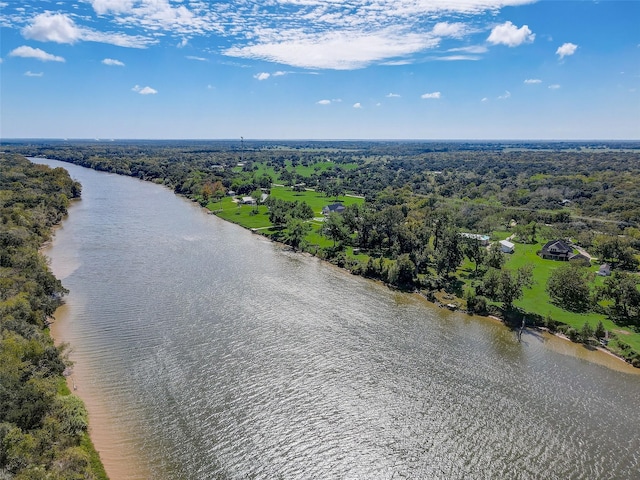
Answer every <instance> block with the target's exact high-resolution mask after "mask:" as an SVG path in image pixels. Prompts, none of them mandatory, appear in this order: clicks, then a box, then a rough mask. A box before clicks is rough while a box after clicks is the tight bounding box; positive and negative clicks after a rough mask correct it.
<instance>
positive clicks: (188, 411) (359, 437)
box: [33, 159, 640, 480]
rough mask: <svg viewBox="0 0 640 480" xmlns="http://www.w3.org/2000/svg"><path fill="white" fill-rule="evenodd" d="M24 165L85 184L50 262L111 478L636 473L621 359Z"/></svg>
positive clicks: (62, 328) (120, 183) (161, 203)
mask: <svg viewBox="0 0 640 480" xmlns="http://www.w3.org/2000/svg"><path fill="white" fill-rule="evenodd" d="M33 160H34V161H37V162H39V163H47V164H49V165H52V166H63V167H64V168H66V169H68V170H69V171H70V173H71V175H72V177H73V178H75V179H77V180H79V181H80V182H81V183H82V185H83V198H82V200H81V201H79V202H76V203H74V204H73V205H72V207H71V209H70V216H69V218H68V219H66V220H65V221H64V223H63V225H62V227H61V228H60V229H58V230H57V233H56V236H55V239H54V242H53V245H52V247H51V248H50V249H49V250H48V251H47V254H48V255H49V256H50V258H51V260H52V268H53V270H54V273H55V274H56V275H58V276H59V277H60V278H61V279H62V281H63V284H64V285H65V286H66V287H67V288H68V289H69V290H70V292H71V293H70V294H69V296H68V297H67V304H66V306H64V307H63V308H61V309H60V311H59V312H58V313H57V321H56V323H55V324H54V326H55V332H54V333H55V335H56V337H57V338H58V339H59V340H64V341H67V342H70V343H71V345H72V347H73V351H72V355H71V357H72V359H73V360H74V361H75V362H76V366H75V369H74V374H73V379H72V380H73V382H74V383H75V384H76V385H77V388H78V392H77V393H78V394H79V395H80V396H81V397H83V398H84V399H85V401H86V402H87V405H88V407H89V409H90V415H91V422H92V428H93V437H94V439H95V443H96V446H97V448H98V450H99V451H100V452H101V455H102V457H103V459H104V461H105V464H106V466H107V469H108V472H109V473H110V475H111V476H112V479H113V480H119V479H138V478H153V479H202V480H205V479H212V478H220V479H244V478H255V479H278V478H282V479H396V478H411V479H433V478H442V479H462V478H464V479H470V478H471V479H475V478H477V479H485V478H492V479H517V478H522V479H537V478H540V479H553V478H557V479H574V478H575V479H582V478H588V479H595V478H598V479H602V478H612V479H613V478H616V479H618V478H619V479H629V478H638V475H639V471H640V408H639V407H640V404H639V399H640V376H638V375H634V374H630V373H628V369H626V368H625V366H624V365H623V364H622V363H621V362H619V361H618V360H615V359H612V360H610V361H609V360H608V357H607V356H606V355H604V354H600V353H597V354H591V353H589V352H586V351H585V349H584V348H583V347H580V346H577V345H572V344H568V343H567V342H563V341H561V340H557V339H554V338H552V337H547V336H541V335H538V334H533V333H529V334H525V336H524V337H523V342H522V343H518V342H517V340H516V338H515V336H514V335H513V333H512V332H510V331H508V330H507V329H505V328H504V327H503V326H502V325H500V324H499V323H497V322H492V321H490V320H483V319H478V318H470V317H467V316H465V315H462V314H458V313H451V312H448V311H442V310H439V309H436V308H433V307H432V306H430V305H429V304H427V303H425V302H423V301H422V300H421V299H419V298H417V297H415V296H412V295H406V294H399V293H396V292H393V291H390V290H389V289H387V288H385V287H384V286H381V285H378V284H376V283H373V282H370V281H367V280H365V279H363V278H359V277H353V276H350V275H349V274H347V273H345V272H344V271H342V270H339V269H336V268H334V267H332V266H330V265H327V264H325V263H323V262H321V261H318V260H317V259H315V258H312V257H308V256H304V255H300V254H293V253H290V252H288V251H286V250H284V249H283V248H281V247H280V246H278V245H277V244H274V243H271V242H269V241H267V240H265V239H263V238H262V237H259V236H256V235H252V234H251V233H249V232H248V231H246V230H243V229H242V228H240V227H237V226H235V225H232V224H229V223H226V222H224V221H221V220H219V219H218V218H216V217H214V216H211V215H207V214H206V213H205V212H204V211H203V210H202V209H200V208H198V207H197V206H196V205H195V204H192V203H190V202H188V201H186V200H184V199H181V198H179V197H177V196H175V195H174V194H173V193H172V192H171V191H169V190H167V189H165V188H163V187H160V186H157V185H153V184H151V183H145V182H141V181H137V180H135V179H132V178H129V177H122V176H117V175H111V174H106V173H101V172H96V171H93V170H88V169H84V168H81V167H77V166H74V165H70V164H63V163H60V162H55V161H49V160H43V159H33ZM566 353H569V355H567V354H566ZM588 355H593V356H594V357H593V358H594V359H595V360H597V361H598V362H600V363H607V362H610V363H611V365H613V366H616V367H617V368H618V370H620V371H618V370H615V369H612V368H608V367H607V366H604V365H601V364H598V363H594V362H592V361H587V360H585V359H584V358H580V357H585V356H588Z"/></svg>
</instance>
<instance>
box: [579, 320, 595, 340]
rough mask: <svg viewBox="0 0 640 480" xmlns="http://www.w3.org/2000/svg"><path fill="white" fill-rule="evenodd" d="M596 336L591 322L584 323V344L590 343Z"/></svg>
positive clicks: (581, 337) (581, 333) (581, 330)
mask: <svg viewBox="0 0 640 480" xmlns="http://www.w3.org/2000/svg"><path fill="white" fill-rule="evenodd" d="M593 336H594V331H593V328H591V325H589V322H584V323H583V324H582V328H580V339H581V340H582V343H589V340H590V339H591V337H593Z"/></svg>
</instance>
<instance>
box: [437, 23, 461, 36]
mask: <svg viewBox="0 0 640 480" xmlns="http://www.w3.org/2000/svg"><path fill="white" fill-rule="evenodd" d="M466 30H467V28H466V26H465V24H464V23H459V22H456V23H449V22H438V23H436V24H435V26H434V27H433V30H432V31H431V33H433V34H434V35H435V36H436V37H454V38H460V37H463V36H464V34H465V32H466Z"/></svg>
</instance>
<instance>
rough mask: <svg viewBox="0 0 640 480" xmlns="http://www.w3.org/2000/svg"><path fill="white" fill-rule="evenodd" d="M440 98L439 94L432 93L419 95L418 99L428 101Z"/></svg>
mask: <svg viewBox="0 0 640 480" xmlns="http://www.w3.org/2000/svg"><path fill="white" fill-rule="evenodd" d="M441 96H442V94H441V93H440V92H433V93H423V94H422V95H420V98H424V99H430V98H440V97H441Z"/></svg>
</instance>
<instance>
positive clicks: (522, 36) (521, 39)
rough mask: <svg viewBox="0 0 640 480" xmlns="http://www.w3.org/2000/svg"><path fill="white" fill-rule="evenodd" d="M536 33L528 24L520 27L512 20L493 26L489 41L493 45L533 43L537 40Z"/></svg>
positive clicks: (510, 45)
mask: <svg viewBox="0 0 640 480" xmlns="http://www.w3.org/2000/svg"><path fill="white" fill-rule="evenodd" d="M535 38H536V34H535V33H532V32H531V30H530V29H529V27H528V26H527V25H523V26H522V27H520V28H518V27H516V26H515V25H514V24H513V23H511V22H505V23H503V24H502V25H498V26H496V27H493V29H492V30H491V34H490V35H489V38H487V42H489V43H491V44H493V45H506V46H508V47H517V46H518V45H522V44H523V43H531V42H533V41H534V40H535Z"/></svg>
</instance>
